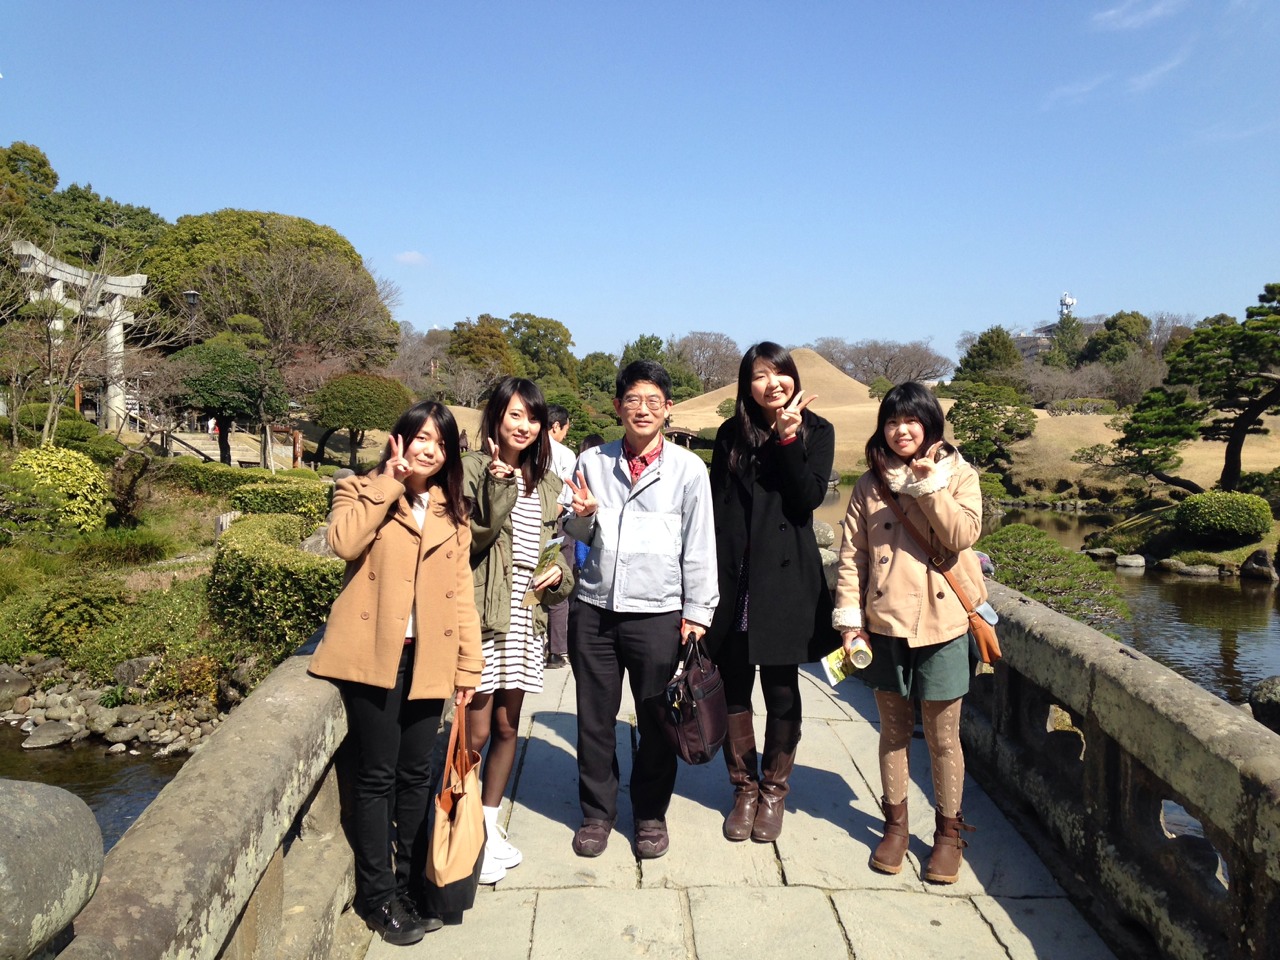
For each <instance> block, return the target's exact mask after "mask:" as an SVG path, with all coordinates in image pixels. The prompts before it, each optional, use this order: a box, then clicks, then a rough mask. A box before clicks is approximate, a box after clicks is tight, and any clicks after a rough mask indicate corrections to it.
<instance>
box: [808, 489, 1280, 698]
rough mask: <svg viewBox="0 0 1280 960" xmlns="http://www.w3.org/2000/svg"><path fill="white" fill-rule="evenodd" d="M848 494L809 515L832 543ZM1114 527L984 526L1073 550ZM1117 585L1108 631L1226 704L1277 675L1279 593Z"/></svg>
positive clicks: (1034, 517) (1209, 582)
mask: <svg viewBox="0 0 1280 960" xmlns="http://www.w3.org/2000/svg"><path fill="white" fill-rule="evenodd" d="M849 491H850V488H849V487H841V488H840V490H839V491H837V492H835V493H832V494H828V495H827V500H826V502H825V503H824V504H823V505H822V506H821V507H820V508H819V509H818V510H817V511H816V516H817V517H818V519H820V520H826V521H827V522H828V523H830V524H832V525H833V526H836V527H837V534H836V535H837V537H839V530H838V525H839V523H840V520H841V519H842V518H843V516H844V509H845V506H846V505H847V503H848V500H849ZM1118 519H1119V518H1118V517H1116V516H1111V515H1105V514H1101V515H1093V514H1074V513H1062V512H1059V511H1056V510H1010V511H1008V512H1007V513H1006V514H1005V515H1004V516H1002V517H999V518H992V520H991V523H992V524H993V525H999V524H1005V523H1025V524H1028V525H1030V526H1033V527H1035V528H1036V529H1038V530H1043V531H1045V532H1046V533H1048V534H1049V535H1050V536H1052V537H1053V538H1054V539H1055V540H1057V541H1058V542H1059V543H1061V544H1062V545H1063V546H1066V547H1069V548H1071V549H1073V550H1078V549H1079V548H1080V546H1081V545H1082V544H1083V543H1084V538H1085V537H1086V536H1087V535H1088V534H1090V533H1092V532H1093V531H1095V530H1102V529H1105V528H1106V527H1107V526H1109V525H1110V524H1113V523H1115V522H1116V521H1117V520H1118ZM991 528H994V527H991ZM1117 577H1118V579H1119V583H1120V586H1121V589H1122V591H1123V593H1124V597H1125V600H1126V602H1127V603H1128V604H1129V610H1130V614H1131V616H1130V619H1128V620H1120V621H1117V622H1116V623H1114V624H1113V625H1112V626H1111V628H1110V630H1111V632H1114V633H1115V634H1116V635H1117V636H1119V637H1120V638H1121V639H1122V640H1124V641H1125V642H1126V643H1128V644H1130V645H1132V646H1133V647H1135V648H1136V649H1138V650H1141V651H1142V652H1143V653H1145V654H1147V656H1149V657H1151V658H1152V659H1154V660H1158V661H1159V662H1160V663H1163V664H1164V665H1165V666H1167V667H1169V668H1170V669H1172V670H1174V671H1176V672H1177V673H1179V674H1181V675H1182V676H1184V677H1186V678H1187V679H1188V680H1191V681H1193V682H1195V683H1198V684H1199V685H1200V686H1202V687H1204V688H1205V689H1206V690H1209V691H1211V692H1212V693H1214V694H1217V695H1218V696H1219V697H1222V698H1224V699H1226V700H1229V701H1230V702H1232V703H1243V702H1244V701H1245V700H1246V699H1247V698H1248V695H1249V690H1250V689H1251V688H1252V687H1253V685H1254V684H1256V683H1257V682H1258V681H1259V680H1262V679H1264V678H1265V677H1270V676H1277V675H1280V592H1278V591H1277V590H1276V588H1275V586H1273V585H1272V584H1269V583H1264V582H1262V581H1260V580H1241V579H1239V578H1235V577H1229V578H1226V579H1222V580H1219V579H1218V578H1216V577H1211V578H1207V579H1202V578H1198V577H1180V576H1177V575H1175V574H1166V573H1158V572H1154V571H1151V572H1146V573H1143V572H1142V571H1124V570H1120V571H1118V572H1117Z"/></svg>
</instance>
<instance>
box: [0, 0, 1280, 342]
mask: <svg viewBox="0 0 1280 960" xmlns="http://www.w3.org/2000/svg"><path fill="white" fill-rule="evenodd" d="M56 8H57V11H58V12H57V13H56V14H53V13H51V12H50V7H49V6H48V5H46V4H38V3H23V4H11V5H10V8H9V9H8V10H6V13H5V17H4V24H3V27H0V31H2V32H0V74H3V79H0V144H8V143H9V142H11V141H13V140H26V141H29V142H32V143H35V144H37V145H38V146H40V147H41V148H42V149H44V150H45V152H46V153H47V154H48V155H49V158H50V160H51V161H52V163H53V165H54V168H55V169H56V170H57V171H58V173H59V174H60V176H61V178H62V184H63V185H64V186H65V185H67V184H69V183H72V182H79V183H86V182H88V183H92V185H93V187H94V189H96V190H97V191H98V192H99V193H102V194H104V195H107V196H111V197H113V198H114V199H116V200H118V201H121V202H125V203H136V204H141V205H144V206H148V207H151V208H152V209H153V210H155V211H156V212H157V213H159V214H161V215H162V216H164V217H166V218H167V219H170V220H173V219H176V218H177V217H179V216H181V215H183V214H193V213H202V212H206V211H210V210H217V209H221V208H223V207H239V208H247V209H260V210H274V211H279V212H282V213H287V214H292V215H296V216H302V217H307V218H309V219H312V220H316V221H318V222H320V223H325V224H328V225H330V226H332V227H334V228H336V229H337V230H338V231H340V232H341V233H343V234H344V235H345V236H347V237H348V238H349V239H350V240H351V241H352V243H354V244H355V246H356V248H357V249H358V250H359V251H360V252H361V253H362V254H363V255H364V256H365V257H366V258H367V259H368V260H369V261H370V262H371V264H372V265H373V266H374V268H375V269H376V270H378V271H379V272H380V273H382V274H384V275H386V276H388V277H390V278H391V279H393V280H395V281H396V282H397V283H398V284H399V286H400V287H401V289H402V291H403V302H402V304H401V306H400V308H399V310H398V313H397V316H398V319H401V320H405V321H408V322H410V323H412V324H413V325H414V326H415V327H417V328H418V329H427V328H430V327H432V326H443V327H448V326H451V325H452V324H453V323H454V322H456V321H458V320H461V319H464V318H466V317H474V316H476V315H478V314H480V313H492V314H495V315H498V316H506V315H508V314H510V313H513V312H516V311H521V312H531V313H536V314H540V315H542V316H550V317H554V318H556V319H557V320H560V321H561V322H563V323H564V324H565V325H566V326H568V328H569V329H570V331H571V332H572V333H573V335H574V340H575V351H576V352H577V353H578V355H579V356H581V355H583V354H585V353H587V352H589V351H593V350H605V351H609V352H615V353H616V352H617V351H618V350H619V349H620V348H621V346H622V344H623V343H624V342H626V341H628V340H631V339H634V338H635V337H636V336H638V335H640V334H643V333H656V334H659V335H661V336H664V337H665V336H667V335H669V334H673V333H674V334H677V335H678V334H681V333H685V332H688V331H690V330H718V331H721V332H724V333H727V334H729V335H730V336H732V337H733V338H734V339H735V340H737V341H738V342H739V343H740V344H742V345H744V346H745V345H747V344H749V343H751V342H753V341H755V340H759V339H763V338H769V339H776V340H779V341H782V342H784V343H788V344H793V345H794V344H801V343H805V342H809V341H812V340H814V339H815V338H817V337H821V336H840V337H845V338H848V339H851V340H858V339H863V338H870V337H875V338H886V339H895V340H912V339H918V338H929V339H931V340H932V342H933V345H934V347H935V348H936V349H938V350H940V351H941V352H943V353H946V354H949V355H951V356H955V349H954V344H955V341H956V339H957V337H958V336H959V335H960V334H961V332H962V331H965V330H971V331H979V330H982V329H985V328H986V327H989V326H991V325H993V324H996V323H1001V324H1004V325H1005V326H1006V327H1008V328H1010V329H1014V330H1018V329H1026V328H1030V327H1033V326H1036V325H1039V324H1043V323H1048V322H1051V321H1052V320H1053V319H1055V311H1056V306H1057V301H1058V297H1059V296H1060V295H1061V294H1062V292H1063V291H1070V292H1071V294H1072V295H1073V296H1075V297H1076V298H1077V299H1078V301H1079V304H1078V306H1077V308H1076V312H1077V314H1078V315H1080V316H1087V315H1092V314H1098V313H1112V312H1115V311H1117V310H1125V309H1133V310H1142V311H1144V312H1148V313H1150V312H1154V311H1169V312H1172V313H1179V314H1182V313H1186V314H1193V315H1195V316H1196V317H1201V316H1206V315H1210V314H1214V313H1219V312H1226V313H1231V314H1234V315H1236V316H1243V313H1244V308H1245V306H1247V305H1248V304H1250V303H1253V302H1254V301H1255V298H1256V296H1257V294H1258V293H1259V292H1260V291H1261V290H1262V286H1263V284H1264V283H1267V282H1274V281H1280V229H1277V214H1278V213H1280V162H1278V160H1277V158H1280V80H1278V79H1277V74H1276V71H1275V60H1274V51H1275V50H1276V49H1277V39H1278V38H1280V4H1275V3H1267V2H1264V0H1235V2H1232V0H1221V2H1208V0H1205V2H1193V0H1104V2H1099V3H1080V2H1073V3H1056V4H1049V3H1012V2H1010V3H995V2H975V0H961V2H956V3H950V4H924V3H885V2H881V0H876V2H871V0H850V2H842V3H837V2H788V3H783V2H776V3H757V2H733V3H729V2H698V0H682V2H665V0H646V2H644V3H628V4H623V3H616V2H608V0H595V2H585V0H584V2H533V0H529V2H484V3H474V2H472V3H452V4H441V3H431V2H415V3H401V2H371V3H368V4H349V3H342V4H339V3H335V2H329V0H319V2H316V0H313V2H309V3H300V2H285V0H273V2H268V3H264V2H262V0H255V2H251V3H240V2H217V3H213V2H207V3H173V2H164V3H160V2H138V3H130V4H107V3H100V2H95V3H88V2H79V3H62V4H58V5H56Z"/></svg>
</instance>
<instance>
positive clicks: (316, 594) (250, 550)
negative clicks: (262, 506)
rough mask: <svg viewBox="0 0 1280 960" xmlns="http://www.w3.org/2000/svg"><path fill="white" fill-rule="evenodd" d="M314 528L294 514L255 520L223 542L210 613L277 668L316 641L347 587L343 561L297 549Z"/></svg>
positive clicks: (242, 522) (240, 523)
mask: <svg viewBox="0 0 1280 960" xmlns="http://www.w3.org/2000/svg"><path fill="white" fill-rule="evenodd" d="M311 526H312V525H311V524H309V523H308V522H307V521H305V520H304V519H303V518H302V517H298V516H293V515H290V514H259V515H250V516H246V517H242V518H240V519H239V520H237V521H236V522H235V523H233V524H232V525H231V527H230V529H228V530H227V532H226V533H224V534H223V535H222V537H221V538H220V539H219V540H218V546H217V551H216V554H215V556H214V561H213V572H212V574H211V575H210V577H209V612H210V613H211V614H212V615H213V617H214V618H215V619H216V620H217V621H218V622H219V623H220V624H222V626H223V627H225V628H226V629H227V630H228V631H230V632H232V633H233V634H235V635H236V636H237V637H238V638H239V639H241V640H243V641H244V642H245V643H250V642H252V643H253V644H254V645H255V646H256V647H257V649H259V650H260V651H261V652H262V654H263V656H264V657H266V658H268V659H270V660H271V661H273V662H275V661H278V660H280V659H283V658H284V657H286V656H288V655H289V654H290V653H292V652H293V651H294V650H295V649H297V647H298V646H299V644H301V643H303V642H304V641H305V640H306V639H307V638H308V637H310V636H311V634H312V633H313V632H314V631H315V629H316V627H318V626H319V625H320V623H321V622H322V621H323V620H324V619H325V617H327V616H328V613H329V607H331V606H332V605H333V601H334V600H335V599H336V598H337V596H338V591H339V590H340V589H341V588H342V575H343V572H344V570H345V569H346V567H345V564H343V563H342V561H340V560H332V559H327V558H324V557H318V556H315V555H314V554H310V553H305V552H304V551H302V550H300V549H299V548H298V544H299V543H300V542H301V541H302V537H303V535H304V534H305V533H307V532H309V531H310V529H311Z"/></svg>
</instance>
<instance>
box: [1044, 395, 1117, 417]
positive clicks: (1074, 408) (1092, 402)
mask: <svg viewBox="0 0 1280 960" xmlns="http://www.w3.org/2000/svg"><path fill="white" fill-rule="evenodd" d="M1045 409H1046V410H1048V411H1049V416H1051V417H1060V416H1062V415H1063V414H1064V413H1101V414H1107V415H1110V414H1113V413H1115V412H1116V402H1115V401H1114V400H1106V399H1103V398H1101V397H1071V398H1069V399H1067V400H1052V401H1050V402H1049V403H1048V404H1046V405H1045Z"/></svg>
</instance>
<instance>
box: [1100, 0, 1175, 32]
mask: <svg viewBox="0 0 1280 960" xmlns="http://www.w3.org/2000/svg"><path fill="white" fill-rule="evenodd" d="M1185 5H1186V0H1124V3H1122V4H1120V5H1119V6H1118V7H1112V8H1111V9H1110V10H1102V11H1100V12H1098V13H1095V14H1094V15H1093V17H1092V20H1093V25H1094V26H1095V27H1097V28H1098V29H1099V30H1138V29H1141V28H1142V27H1145V26H1147V25H1148V24H1151V23H1155V22H1156V21H1157V20H1163V19H1164V18H1165V17H1169V16H1172V15H1173V14H1175V13H1177V12H1178V11H1179V10H1181V9H1182V8H1183V7H1184V6H1185Z"/></svg>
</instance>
